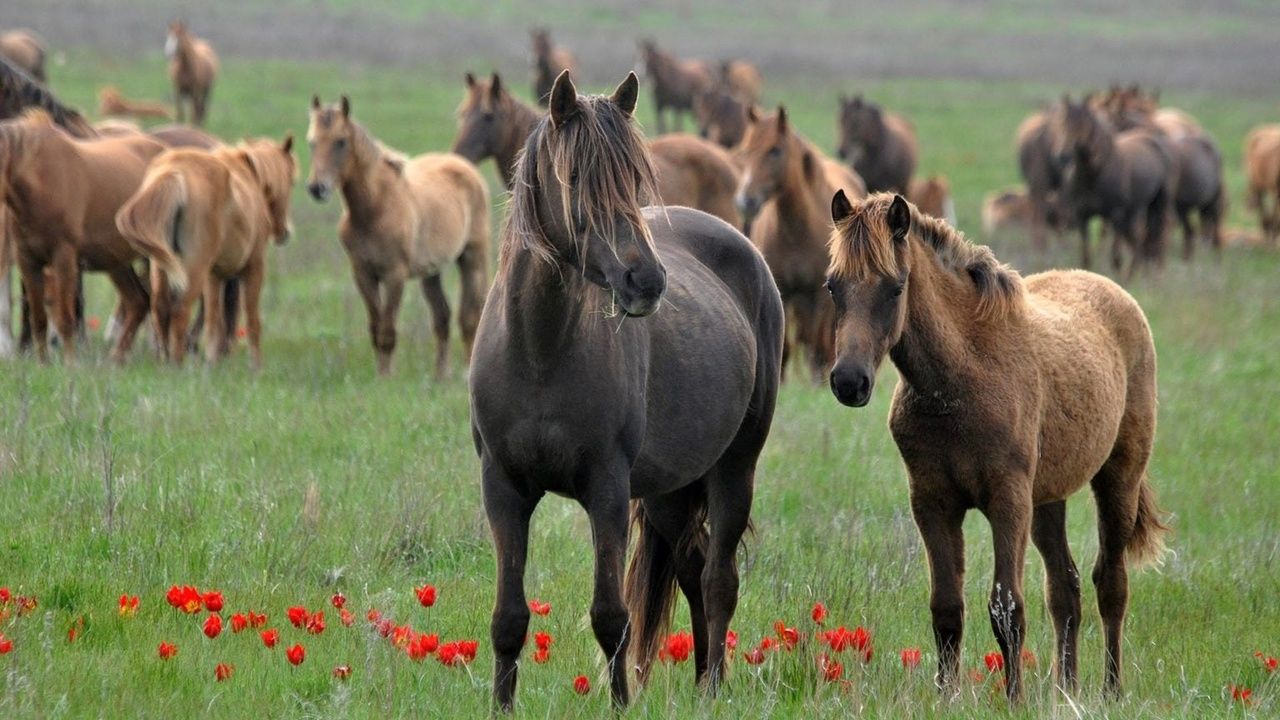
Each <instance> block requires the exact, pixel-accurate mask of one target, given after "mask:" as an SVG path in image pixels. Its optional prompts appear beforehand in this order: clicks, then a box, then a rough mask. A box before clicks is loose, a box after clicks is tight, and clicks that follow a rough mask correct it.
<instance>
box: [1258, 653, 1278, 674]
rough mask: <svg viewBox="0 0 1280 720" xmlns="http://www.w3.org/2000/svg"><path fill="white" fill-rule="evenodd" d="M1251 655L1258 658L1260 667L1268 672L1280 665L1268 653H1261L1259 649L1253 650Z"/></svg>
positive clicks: (1273, 670)
mask: <svg viewBox="0 0 1280 720" xmlns="http://www.w3.org/2000/svg"><path fill="white" fill-rule="evenodd" d="M1253 656H1254V657H1256V658H1258V662H1260V663H1262V669H1263V670H1266V671H1267V673H1268V674H1270V673H1273V672H1275V671H1276V668H1277V667H1280V661H1278V660H1276V659H1275V658H1273V657H1271V656H1270V655H1263V654H1262V651H1261V650H1259V651H1257V652H1255V653H1254V654H1253Z"/></svg>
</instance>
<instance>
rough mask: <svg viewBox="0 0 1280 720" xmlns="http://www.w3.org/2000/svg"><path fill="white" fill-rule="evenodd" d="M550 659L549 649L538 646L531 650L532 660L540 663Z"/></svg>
mask: <svg viewBox="0 0 1280 720" xmlns="http://www.w3.org/2000/svg"><path fill="white" fill-rule="evenodd" d="M550 659H551V651H550V650H547V649H545V648H538V649H537V650H535V651H534V652H533V661H534V662H536V663H538V664H539V665H542V664H543V663H545V662H546V661H548V660H550Z"/></svg>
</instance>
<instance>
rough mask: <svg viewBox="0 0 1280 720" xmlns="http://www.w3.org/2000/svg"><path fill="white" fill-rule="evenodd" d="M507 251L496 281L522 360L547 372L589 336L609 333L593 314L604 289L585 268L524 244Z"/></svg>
mask: <svg viewBox="0 0 1280 720" xmlns="http://www.w3.org/2000/svg"><path fill="white" fill-rule="evenodd" d="M507 242H512V240H510V239H508V240H507ZM506 251H507V252H509V253H510V256H509V257H507V258H505V262H503V263H502V268H501V269H500V270H499V274H498V275H499V276H498V279H497V280H496V281H495V283H494V285H495V290H496V292H498V293H499V295H500V297H502V307H503V310H502V312H503V318H504V324H505V326H506V331H507V332H506V337H507V350H508V352H509V353H510V354H511V356H512V357H513V358H515V359H516V360H517V361H518V362H519V363H520V364H523V365H526V366H528V367H530V368H531V369H532V370H533V371H534V373H535V374H537V375H544V374H546V373H547V372H548V371H549V370H551V369H552V368H555V367H557V366H559V365H562V364H563V363H564V362H565V360H566V359H567V358H569V357H570V356H571V354H572V351H573V349H574V348H575V347H578V346H580V345H583V344H584V342H585V340H586V339H587V338H588V337H591V336H593V335H596V334H601V335H603V336H605V337H608V336H610V333H608V332H603V333H598V332H596V331H597V330H601V329H603V328H604V324H603V323H601V322H599V321H598V320H599V319H598V318H592V317H590V315H591V314H593V312H594V309H593V305H592V303H591V300H592V296H593V295H594V294H596V293H598V292H600V291H599V290H598V288H596V287H595V286H594V285H592V284H591V283H589V282H588V281H587V280H586V278H584V277H583V276H582V273H581V272H579V271H578V270H577V269H575V268H573V267H570V266H567V265H565V264H563V263H560V262H555V263H551V262H547V261H546V260H543V259H541V258H538V257H537V256H535V255H533V254H532V253H530V252H526V251H524V250H522V249H519V248H506ZM601 346H602V347H604V346H607V345H601Z"/></svg>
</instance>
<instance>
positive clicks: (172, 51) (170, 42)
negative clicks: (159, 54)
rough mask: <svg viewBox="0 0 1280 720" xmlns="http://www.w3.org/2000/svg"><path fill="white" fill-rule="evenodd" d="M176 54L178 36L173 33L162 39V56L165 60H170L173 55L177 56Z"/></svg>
mask: <svg viewBox="0 0 1280 720" xmlns="http://www.w3.org/2000/svg"><path fill="white" fill-rule="evenodd" d="M177 54H178V36H177V35H175V34H173V33H169V36H168V37H167V38H165V39H164V56H165V57H167V58H172V57H173V56H174V55H177Z"/></svg>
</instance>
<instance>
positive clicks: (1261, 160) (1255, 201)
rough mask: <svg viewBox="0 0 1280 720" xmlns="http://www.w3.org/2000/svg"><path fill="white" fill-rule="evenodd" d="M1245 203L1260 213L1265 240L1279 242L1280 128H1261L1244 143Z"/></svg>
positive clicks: (1257, 128)
mask: <svg viewBox="0 0 1280 720" xmlns="http://www.w3.org/2000/svg"><path fill="white" fill-rule="evenodd" d="M1244 174H1245V177H1246V178H1247V180H1248V183H1249V189H1248V194H1247V195H1246V196H1245V203H1246V204H1247V205H1248V206H1249V208H1250V209H1252V210H1256V211H1257V212H1258V220H1259V222H1260V224H1261V225H1262V239H1263V241H1264V242H1268V243H1271V244H1272V245H1275V244H1276V243H1278V242H1280V125H1262V126H1259V127H1256V128H1254V129H1253V130H1251V131H1249V134H1248V136H1246V137H1245V140H1244Z"/></svg>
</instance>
